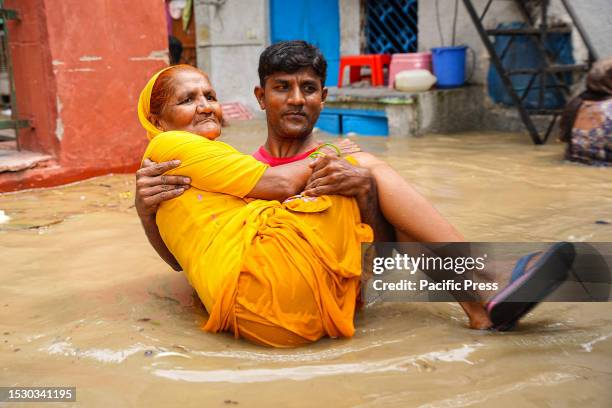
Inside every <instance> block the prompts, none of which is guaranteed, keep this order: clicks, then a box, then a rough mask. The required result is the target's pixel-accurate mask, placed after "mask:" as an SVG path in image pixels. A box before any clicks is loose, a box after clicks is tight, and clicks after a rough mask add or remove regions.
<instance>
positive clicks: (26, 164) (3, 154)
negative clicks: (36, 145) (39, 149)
mask: <svg viewBox="0 0 612 408" xmlns="http://www.w3.org/2000/svg"><path fill="white" fill-rule="evenodd" d="M52 159H53V157H51V156H50V155H48V154H42V153H36V152H29V151H24V150H22V151H18V150H14V149H0V173H4V172H9V171H10V172H16V171H22V170H26V169H31V168H33V167H36V166H37V165H38V164H39V163H41V162H45V161H48V160H52Z"/></svg>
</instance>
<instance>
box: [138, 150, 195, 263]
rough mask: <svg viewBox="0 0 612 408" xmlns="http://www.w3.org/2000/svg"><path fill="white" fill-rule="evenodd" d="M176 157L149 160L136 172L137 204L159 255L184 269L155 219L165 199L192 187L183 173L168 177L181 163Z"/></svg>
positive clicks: (149, 236) (146, 230) (140, 216)
mask: <svg viewBox="0 0 612 408" xmlns="http://www.w3.org/2000/svg"><path fill="white" fill-rule="evenodd" d="M180 164H181V163H180V161H178V160H174V161H169V162H163V163H154V162H152V161H151V160H148V159H145V160H144V161H143V163H142V167H141V168H140V169H139V170H138V171H137V172H136V194H135V202H134V204H135V206H136V212H137V213H138V217H139V218H140V222H141V223H142V227H143V228H144V231H145V234H146V235H147V239H148V240H149V243H150V244H151V246H152V247H153V249H155V251H156V252H157V254H158V255H159V256H160V257H161V258H162V259H163V260H164V261H165V262H166V263H167V264H168V265H170V266H171V267H172V269H174V270H175V271H180V270H181V266H180V265H179V263H178V262H177V260H176V258H174V255H172V253H171V252H170V250H169V249H168V247H167V246H166V244H165V243H164V241H163V240H162V237H161V235H160V234H159V229H158V228H157V224H156V222H155V214H156V213H157V208H158V207H159V204H160V203H161V202H162V201H166V200H170V199H172V198H175V197H178V196H180V195H181V194H183V192H184V191H185V190H187V189H188V188H189V183H190V182H191V180H189V179H188V178H185V177H182V176H164V175H163V174H164V173H165V172H166V171H168V170H171V169H174V168H176V167H178V166H179V165H180Z"/></svg>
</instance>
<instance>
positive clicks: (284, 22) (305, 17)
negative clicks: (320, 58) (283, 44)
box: [270, 0, 340, 86]
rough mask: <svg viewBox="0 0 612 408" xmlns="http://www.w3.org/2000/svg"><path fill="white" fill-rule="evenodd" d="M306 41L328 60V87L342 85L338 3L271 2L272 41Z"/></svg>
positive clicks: (332, 0)
mask: <svg viewBox="0 0 612 408" xmlns="http://www.w3.org/2000/svg"><path fill="white" fill-rule="evenodd" d="M287 40H304V41H307V42H309V43H311V44H314V45H316V46H317V47H319V49H320V50H321V52H322V53H323V55H324V56H325V59H326V60H327V81H326V85H327V86H336V85H337V83H338V68H339V65H340V12H339V10H338V0H293V1H286V0H270V41H271V43H272V44H274V43H277V42H279V41H287Z"/></svg>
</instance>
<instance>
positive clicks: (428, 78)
mask: <svg viewBox="0 0 612 408" xmlns="http://www.w3.org/2000/svg"><path fill="white" fill-rule="evenodd" d="M436 80H437V79H436V77H435V76H434V75H433V74H432V73H431V72H429V71H428V70H426V69H411V70H408V71H402V72H400V73H398V74H397V75H396V76H395V89H397V90H398V91H402V92H422V91H427V90H428V89H429V88H431V87H432V86H433V84H435V83H436Z"/></svg>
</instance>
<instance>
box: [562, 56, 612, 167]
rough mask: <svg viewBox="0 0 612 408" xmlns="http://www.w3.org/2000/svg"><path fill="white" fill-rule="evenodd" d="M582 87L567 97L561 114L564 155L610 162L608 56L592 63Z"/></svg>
mask: <svg viewBox="0 0 612 408" xmlns="http://www.w3.org/2000/svg"><path fill="white" fill-rule="evenodd" d="M586 88H587V89H586V91H584V92H582V93H581V94H580V95H578V96H577V97H575V98H573V99H572V100H570V101H569V102H568V104H567V106H566V108H565V110H564V112H563V115H562V116H561V123H560V131H561V136H560V139H561V141H563V142H567V150H566V153H565V157H566V159H568V160H572V161H578V162H581V163H586V164H592V165H599V166H611V165H612V57H610V58H607V59H605V60H601V61H599V62H597V63H595V64H594V65H593V68H591V70H590V71H589V74H588V76H587V81H586Z"/></svg>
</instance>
